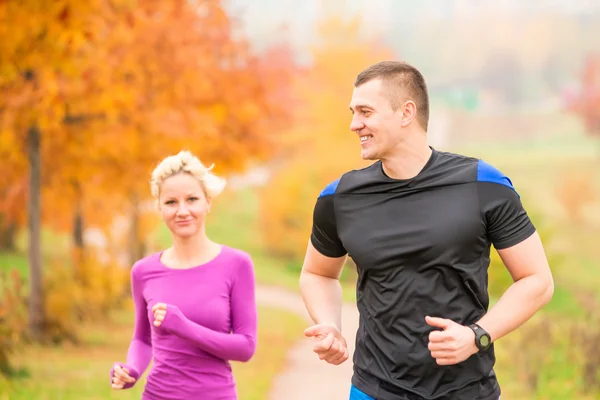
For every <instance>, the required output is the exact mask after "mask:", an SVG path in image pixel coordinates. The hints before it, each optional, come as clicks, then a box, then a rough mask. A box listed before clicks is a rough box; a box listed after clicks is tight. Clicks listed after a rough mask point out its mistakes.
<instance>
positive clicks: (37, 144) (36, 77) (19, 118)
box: [0, 0, 100, 338]
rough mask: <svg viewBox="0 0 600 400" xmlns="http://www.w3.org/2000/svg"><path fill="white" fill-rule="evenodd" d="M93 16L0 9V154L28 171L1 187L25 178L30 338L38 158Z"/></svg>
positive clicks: (36, 308)
mask: <svg viewBox="0 0 600 400" xmlns="http://www.w3.org/2000/svg"><path fill="white" fill-rule="evenodd" d="M99 11H100V9H99V3H98V2H95V1H89V2H74V1H70V0H63V1H56V2H51V3H46V2H44V3H40V2H37V1H10V0H7V1H3V2H1V3H0V21H1V22H0V34H1V35H2V37H4V38H10V40H3V41H2V43H1V44H0V54H1V55H2V56H1V59H2V62H0V77H1V78H0V79H1V80H0V90H1V93H2V95H1V97H0V110H1V112H2V135H3V137H5V138H7V139H3V141H2V146H3V149H2V151H3V152H6V151H10V150H12V151H15V152H17V153H19V155H17V156H15V157H14V159H13V160H12V162H11V163H12V165H13V169H14V168H15V166H16V165H26V166H27V169H25V171H27V172H26V175H25V174H24V173H16V174H14V175H12V176H11V177H10V178H8V182H5V183H7V184H9V185H10V186H12V185H22V184H23V182H24V179H26V180H25V182H26V188H27V207H26V210H27V221H28V237H29V239H28V240H29V245H28V258H29V269H30V274H29V281H30V298H29V318H30V329H31V333H32V335H33V336H34V337H36V338H37V337H40V336H41V333H42V328H43V322H44V313H43V294H42V259H41V243H40V228H41V226H40V223H41V216H42V209H41V203H42V202H41V188H42V179H43V176H42V164H43V162H44V157H43V153H44V151H45V149H47V146H48V145H49V144H50V143H51V142H52V136H53V133H56V132H57V131H59V130H60V128H61V125H62V124H63V121H64V118H65V113H64V107H65V104H66V103H67V102H68V99H66V98H65V97H66V96H65V94H64V93H63V92H62V91H61V83H62V82H65V81H69V80H73V79H76V77H77V76H79V75H80V74H81V73H82V72H83V70H82V68H84V67H85V65H86V63H85V62H83V61H82V60H83V59H84V56H85V52H86V44H87V41H88V40H87V35H88V34H89V31H88V27H89V26H93V25H94V24H93V19H94V18H95V16H96V15H98V13H99ZM10 186H9V187H10ZM13 192H15V191H13ZM16 192H17V193H16V194H19V193H22V191H21V192H19V191H16ZM9 194H10V193H9ZM12 194H15V193H12ZM2 196H3V200H4V205H6V204H7V203H9V201H7V197H8V194H7V193H6V192H5V193H3V194H2Z"/></svg>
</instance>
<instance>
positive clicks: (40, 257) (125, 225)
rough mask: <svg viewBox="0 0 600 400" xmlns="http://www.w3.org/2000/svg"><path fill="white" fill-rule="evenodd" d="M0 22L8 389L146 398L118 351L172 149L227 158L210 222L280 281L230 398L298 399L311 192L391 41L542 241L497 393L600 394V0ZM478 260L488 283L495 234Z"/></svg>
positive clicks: (21, 13) (350, 142)
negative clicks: (542, 277)
mask: <svg viewBox="0 0 600 400" xmlns="http://www.w3.org/2000/svg"><path fill="white" fill-rule="evenodd" d="M0 38H1V40H0V399H1V400H7V399H11V400H16V399H19V400H21V399H27V400H29V399H40V400H41V399H52V400H54V399H66V400H69V399H136V398H137V399H139V397H140V393H141V390H142V389H143V382H140V383H139V384H138V385H137V386H136V388H134V389H132V390H129V391H124V392H113V391H111V390H110V388H109V381H108V371H109V369H110V366H111V364H112V363H113V362H114V361H123V360H124V358H125V355H126V351H127V346H128V344H129V340H130V338H131V333H132V326H133V310H132V306H131V302H130V298H129V296H130V294H129V270H130V267H131V265H132V263H133V262H134V261H135V260H137V259H139V258H141V257H143V256H144V255H147V254H149V253H151V252H155V251H158V250H160V249H162V248H165V247H168V246H169V245H170V236H169V232H168V231H167V230H166V229H165V228H164V226H163V225H162V224H161V221H160V220H159V219H158V215H157V213H156V211H155V208H154V203H153V202H152V199H151V198H150V191H149V185H148V181H149V176H150V173H151V171H152V169H153V168H154V166H155V165H156V164H157V163H158V162H159V161H160V160H161V159H162V158H163V157H165V156H167V155H170V154H174V153H176V152H178V151H179V150H181V149H189V150H191V151H193V152H194V153H196V154H197V155H198V156H199V157H200V158H201V159H202V160H203V161H204V162H205V163H206V164H207V165H210V164H213V163H214V164H215V169H214V171H215V172H216V173H217V174H220V175H222V176H225V177H227V179H228V181H229V185H228V187H227V189H226V191H225V192H224V193H223V194H222V196H221V197H219V198H217V199H216V201H215V204H214V208H213V212H212V213H211V215H210V216H209V217H210V219H209V222H208V224H209V225H208V227H207V229H208V232H209V235H210V236H211V237H212V238H213V239H214V240H217V241H220V242H223V243H226V244H228V245H230V246H237V247H239V248H242V249H244V250H246V251H248V252H249V253H250V254H251V255H252V256H253V259H254V262H255V268H256V274H257V280H258V284H259V286H258V289H257V290H258V293H259V295H260V297H261V299H262V298H265V297H268V296H271V299H270V301H268V302H262V301H261V304H260V327H259V331H260V332H259V347H258V350H257V354H256V356H255V357H254V359H253V360H252V361H251V362H250V363H248V364H241V363H234V370H235V373H236V379H237V381H238V386H239V393H240V399H242V400H263V399H272V398H276V399H277V400H279V399H282V400H284V399H288V398H291V396H286V395H281V394H274V393H273V387H274V382H277V380H278V377H279V376H281V374H282V373H284V371H287V372H288V373H290V369H289V368H290V359H291V356H290V352H291V351H292V349H294V348H295V347H294V346H296V345H297V343H299V342H301V341H302V340H303V337H302V332H303V329H304V328H305V327H306V326H308V321H307V320H306V318H305V317H306V316H305V315H303V314H302V313H301V312H299V311H298V308H297V307H296V308H294V307H287V306H286V302H285V301H283V300H282V301H278V298H277V296H278V293H279V295H281V296H283V295H282V293H284V294H285V295H286V296H292V297H294V298H296V299H298V285H297V281H298V275H299V271H300V267H301V263H302V257H303V254H304V250H305V248H306V242H307V238H308V235H309V232H310V224H311V215H312V207H313V205H314V202H315V199H316V197H317V195H318V193H319V191H320V190H321V189H322V188H323V187H324V186H325V185H326V184H327V183H328V182H330V181H332V180H334V179H337V178H338V177H339V176H340V175H341V174H342V173H343V172H345V171H347V170H349V169H353V168H360V167H362V166H364V165H366V163H365V162H364V161H362V160H360V156H359V155H360V146H359V143H358V140H357V138H356V136H355V135H354V134H352V133H351V132H350V130H349V124H350V118H351V117H350V114H349V112H348V103H349V101H350V96H351V92H352V83H353V81H354V78H355V76H356V74H357V73H358V72H360V71H361V70H362V69H363V68H365V67H367V66H368V65H370V64H372V63H374V62H377V61H380V60H383V59H402V60H406V61H408V62H410V63H411V64H413V65H415V66H416V67H417V68H419V69H420V70H421V71H422V72H423V73H424V75H425V77H426V80H427V82H428V85H429V90H430V97H431V123H430V130H429V132H428V134H429V137H430V142H431V144H432V145H433V146H434V147H436V148H437V149H439V150H444V151H453V152H460V153H464V154H468V155H470V156H474V157H480V158H483V159H485V160H486V161H487V162H489V163H492V164H494V165H495V166H496V167H498V168H499V169H501V170H502V171H503V172H504V173H505V174H507V175H508V176H509V177H510V178H511V179H512V181H513V183H514V185H515V187H516V188H517V190H518V191H519V193H520V194H521V198H522V200H523V203H524V205H525V207H526V209H527V210H528V212H529V214H530V216H531V217H532V219H533V220H534V222H535V224H536V226H537V227H538V229H539V230H540V233H541V236H542V239H543V241H544V243H545V246H546V252H547V255H548V258H549V260H550V264H551V267H552V270H553V272H554V277H555V283H556V289H555V295H554V298H553V300H552V301H551V303H550V304H548V305H547V306H546V307H545V308H544V310H543V311H542V312H541V313H539V314H538V315H537V316H536V317H535V318H533V319H532V320H531V321H530V322H529V323H527V324H526V325H525V326H523V327H522V328H521V329H519V330H518V331H516V332H515V333H513V334H511V335H510V336H508V337H506V338H504V339H502V340H501V341H499V342H498V343H497V345H496V353H497V357H498V362H497V366H496V371H497V374H498V376H499V380H500V383H501V384H502V387H503V395H502V398H503V399H510V400H513V399H548V400H550V399H552V400H560V399H565V400H570V399H583V400H591V399H598V398H600V312H599V311H598V310H600V289H599V287H600V255H599V253H598V247H599V245H600V170H599V166H600V143H599V141H600V3H599V2H598V1H594V0H587V1H586V0H571V1H569V2H565V1H555V0H535V1H534V0H531V1H526V2H525V1H517V0H487V1H485V2H483V1H475V0H422V1H418V2H417V1H409V0H377V1H375V0H371V1H366V0H363V1H359V0H354V1H350V0H347V1H341V0H322V1H321V0H305V1H303V2H297V1H291V0H227V1H225V0H224V1H217V0H186V1H183V0H168V1H167V0H164V1H161V2H158V1H156V2H155V1H147V0H139V1H136V0H89V1H85V2H83V1H75V0H55V1H43V0H22V1H18V0H2V1H0ZM489 275H490V285H489V287H490V293H491V296H492V299H497V298H498V297H499V296H500V295H501V294H502V292H503V291H504V290H505V289H506V288H507V287H508V286H509V285H510V283H511V281H510V277H509V275H508V273H507V272H506V271H505V269H504V267H503V266H502V264H501V262H500V261H499V259H498V257H497V255H496V254H495V252H494V258H493V261H492V265H491V266H490V271H489ZM355 277H356V274H355V270H354V265H353V264H352V262H351V261H349V262H348V265H347V266H346V268H345V270H344V274H343V276H342V280H343V287H344V298H345V300H346V301H347V302H348V304H352V302H353V301H354V299H355V295H354V282H355ZM269 288H271V289H272V288H276V289H277V291H275V292H273V291H271V292H269V291H268V289H269ZM267 292H268V293H270V294H269V295H267ZM273 293H275V294H273ZM273 297H274V298H273ZM267 303H268V304H267ZM296 304H297V303H296ZM312 356H313V355H308V357H312ZM291 374H292V377H294V375H293V374H294V370H291ZM296 378H297V380H298V381H299V382H301V385H300V386H302V385H303V386H304V390H310V389H309V387H310V385H311V379H310V376H309V377H307V376H302V375H301V374H300V373H298V375H297V376H296ZM142 381H143V380H142ZM331 384H332V385H334V384H339V383H336V381H335V380H333V379H332V380H331ZM341 384H342V385H346V384H349V382H342V383H341ZM321 393H324V392H323V391H322V392H321ZM312 398H313V399H316V400H318V399H319V397H312ZM321 398H323V399H332V397H325V396H324V395H323V396H322V397H321Z"/></svg>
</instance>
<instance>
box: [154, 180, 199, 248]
mask: <svg viewBox="0 0 600 400" xmlns="http://www.w3.org/2000/svg"><path fill="white" fill-rule="evenodd" d="M158 200H159V209H160V212H161V214H162V218H163V220H164V221H165V224H166V225H167V227H168V228H169V230H170V231H171V233H172V234H173V235H175V236H177V237H181V238H188V237H191V236H195V235H197V234H198V233H200V232H203V231H204V220H205V218H206V214H207V213H208V211H209V210H210V199H208V198H207V196H206V194H205V193H204V189H203V187H202V184H201V183H200V182H199V181H198V180H197V179H196V178H194V177H193V176H192V175H190V174H188V173H180V174H177V175H173V176H171V177H169V178H167V179H165V180H164V181H163V182H162V184H161V185H160V195H159V199H158Z"/></svg>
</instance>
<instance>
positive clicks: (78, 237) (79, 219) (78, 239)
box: [73, 182, 85, 250]
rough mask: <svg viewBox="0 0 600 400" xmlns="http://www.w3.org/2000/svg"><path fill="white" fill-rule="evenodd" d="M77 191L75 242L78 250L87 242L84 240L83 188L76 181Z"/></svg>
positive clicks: (74, 222) (74, 220)
mask: <svg viewBox="0 0 600 400" xmlns="http://www.w3.org/2000/svg"><path fill="white" fill-rule="evenodd" d="M73 186H75V191H76V200H75V201H76V203H75V215H74V216H73V243H74V244H75V247H76V248H77V249H78V250H83V248H84V247H85V246H84V245H85V243H84V240H83V226H84V225H83V211H82V206H81V202H82V199H81V188H80V186H79V184H78V183H77V182H76V183H74V184H73Z"/></svg>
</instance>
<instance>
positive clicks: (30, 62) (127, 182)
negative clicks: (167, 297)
mask: <svg viewBox="0 0 600 400" xmlns="http://www.w3.org/2000/svg"><path fill="white" fill-rule="evenodd" d="M0 22H1V25H0V33H2V34H3V37H10V38H11V40H7V41H3V42H2V43H1V44H0V56H1V60H2V61H1V62H0V112H1V116H2V120H1V129H2V131H1V132H2V136H1V139H2V140H0V155H3V156H4V155H10V156H7V158H3V159H4V160H6V164H3V165H8V166H9V167H10V171H12V172H14V173H11V174H8V176H6V175H4V176H2V177H1V178H0V182H1V183H2V186H1V190H0V206H1V207H0V215H8V216H11V218H12V219H11V221H13V220H14V221H17V222H18V221H20V219H19V218H21V217H23V218H24V217H26V219H27V221H28V224H29V228H28V232H29V235H28V240H29V244H28V251H29V265H30V274H29V278H30V286H31V290H30V313H29V314H30V326H31V331H32V333H33V335H34V336H35V337H39V336H40V333H41V330H42V327H43V322H44V313H43V306H42V299H43V292H42V265H41V264H42V259H41V251H40V250H41V243H40V228H41V224H42V223H44V224H47V225H48V226H49V227H51V228H52V229H54V230H57V231H68V230H71V232H72V237H73V244H74V247H76V248H80V249H83V248H84V247H85V246H84V242H83V231H84V229H85V227H87V226H93V225H97V226H101V227H109V226H110V225H111V224H112V222H113V221H114V220H115V219H116V218H118V217H120V216H122V215H129V216H131V221H132V222H131V223H130V224H129V225H130V227H131V229H130V230H131V237H132V240H131V242H130V246H129V247H130V248H132V249H134V251H133V252H132V260H133V259H134V258H139V257H140V256H141V255H142V253H143V251H144V249H143V247H141V246H140V244H141V243H143V239H144V235H146V234H147V232H148V230H149V229H147V227H145V226H140V224H141V222H140V221H142V218H141V215H142V214H143V207H142V206H143V204H144V201H145V200H146V199H147V198H148V194H149V189H148V180H149V175H150V172H151V170H152V168H153V167H154V166H155V165H156V163H157V162H158V161H160V159H162V158H163V157H165V156H167V155H169V154H173V153H175V152H178V151H179V150H181V149H182V148H188V149H190V150H192V151H194V152H196V153H197V154H198V155H199V156H200V157H201V158H202V159H203V161H205V162H206V163H208V164H211V163H215V164H216V165H217V168H216V170H217V172H218V173H220V174H226V173H228V172H231V171H235V170H241V169H243V168H245V167H246V166H247V165H248V162H250V161H251V160H262V159H265V158H267V157H268V156H269V155H270V154H271V151H272V148H273V146H271V145H272V144H273V143H275V142H276V140H274V138H275V137H276V135H277V134H278V131H277V130H274V129H269V128H270V127H273V126H281V124H282V123H283V121H284V120H285V113H286V112H287V111H286V109H285V107H283V106H282V105H281V104H280V103H278V101H279V100H280V99H279V98H278V97H277V96H275V95H274V93H272V92H276V90H274V89H275V88H278V89H279V90H284V89H285V80H286V79H288V78H289V76H288V75H286V72H285V71H284V70H286V69H287V68H288V67H291V64H290V63H288V62H289V61H290V60H289V59H286V58H285V57H283V58H282V57H274V56H273V55H274V54H271V56H270V57H267V58H262V59H261V58H258V57H256V56H255V55H253V54H252V53H251V51H250V49H249V47H248V45H247V44H246V43H245V42H244V40H243V39H238V38H236V39H234V38H233V36H232V33H231V24H230V21H229V18H228V16H227V15H226V13H225V12H224V11H223V9H222V7H221V5H220V2H219V1H216V0H203V1H200V0H199V1H185V0H177V1H170V2H153V1H146V0H139V1H119V0H112V1H111V0H94V1H91V2H84V3H76V2H73V1H70V0H62V1H56V2H53V3H51V4H45V5H42V4H40V3H39V2H34V1H26V2H17V1H14V0H9V1H4V2H0ZM281 54H282V53H279V56H281ZM271 61H272V62H271ZM278 72H279V73H278ZM42 198H43V201H42ZM25 202H27V204H28V207H27V208H26V212H25V213H23V212H21V213H18V212H14V213H13V211H17V210H19V206H20V205H22V204H25ZM42 204H43V205H44V212H42V208H41V205H42ZM49 210H51V211H50V212H49ZM13 216H14V217H13ZM3 221H4V220H3Z"/></svg>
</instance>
